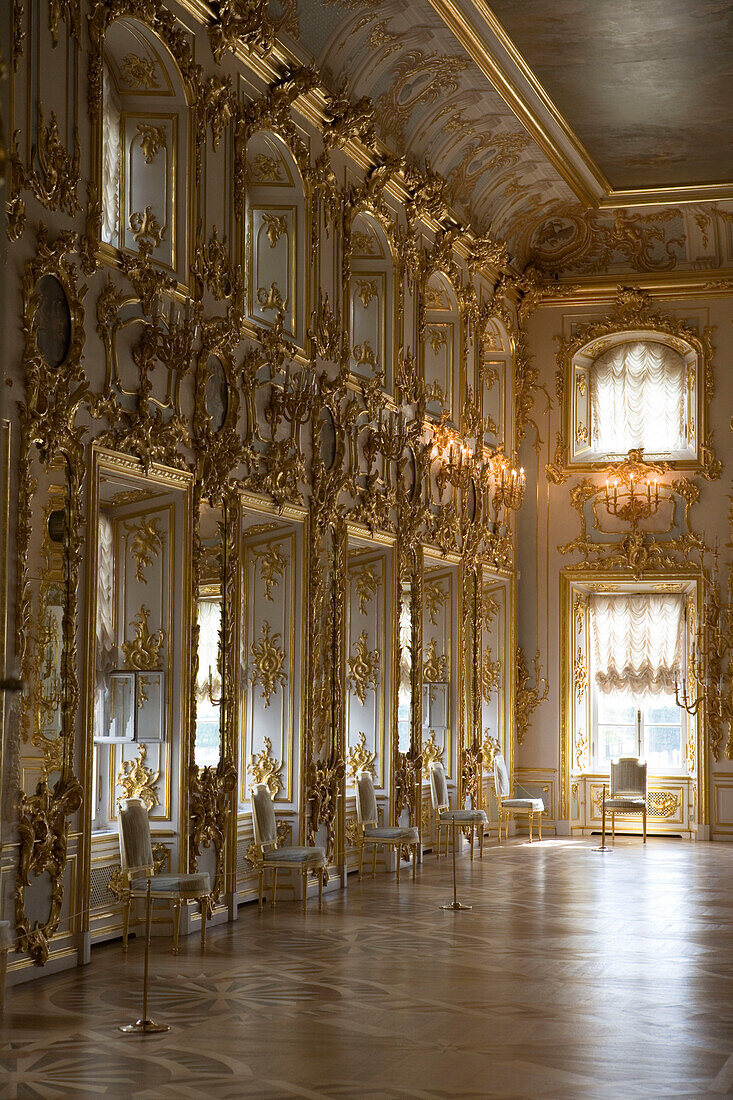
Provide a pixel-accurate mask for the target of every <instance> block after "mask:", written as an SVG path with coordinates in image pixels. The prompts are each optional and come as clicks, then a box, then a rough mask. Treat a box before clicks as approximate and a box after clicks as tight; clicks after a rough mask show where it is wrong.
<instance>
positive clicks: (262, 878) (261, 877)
mask: <svg viewBox="0 0 733 1100" xmlns="http://www.w3.org/2000/svg"><path fill="white" fill-rule="evenodd" d="M259 883H260V912H262V906H263V905H264V896H263V895H264V892H265V865H264V863H261V864H260V874H259Z"/></svg>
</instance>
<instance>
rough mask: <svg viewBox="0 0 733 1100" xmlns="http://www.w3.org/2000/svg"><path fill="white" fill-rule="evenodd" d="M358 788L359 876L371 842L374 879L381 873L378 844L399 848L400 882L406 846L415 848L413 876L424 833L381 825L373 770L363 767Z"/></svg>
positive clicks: (358, 776)
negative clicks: (378, 863)
mask: <svg viewBox="0 0 733 1100" xmlns="http://www.w3.org/2000/svg"><path fill="white" fill-rule="evenodd" d="M354 786H355V787H356V820H357V822H358V824H359V830H358V835H357V838H356V841H355V843H356V846H357V847H358V848H359V878H360V879H361V874H362V871H363V869H364V849H365V848H366V846H367V845H368V844H370V845H371V848H372V878H374V877H375V875H376V873H377V847H378V846H380V845H381V846H382V848H396V849H397V882H398V883H399V881H400V863H401V861H402V848H403V847H405V848H412V877H413V879H414V878H415V873H416V871H417V850H418V848H419V847H420V832H419V830H418V829H416V828H414V826H412V825H380V824H379V808H378V806H377V792H376V791H375V789H374V779H373V778H372V773H371V772H370V771H367V770H366V769H362V771H359V772H357V773H356V775H355V776H354Z"/></svg>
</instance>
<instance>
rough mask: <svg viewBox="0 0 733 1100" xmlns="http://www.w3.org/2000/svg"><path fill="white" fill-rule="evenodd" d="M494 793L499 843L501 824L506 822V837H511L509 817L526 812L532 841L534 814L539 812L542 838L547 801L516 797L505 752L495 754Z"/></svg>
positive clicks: (506, 838)
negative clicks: (543, 816)
mask: <svg viewBox="0 0 733 1100" xmlns="http://www.w3.org/2000/svg"><path fill="white" fill-rule="evenodd" d="M494 795H495V797H496V810H497V813H498V815H499V843H500V844H501V826H502V822H504V839H505V840H508V839H509V818H510V817H512V816H516V815H517V814H519V815H520V816H522V815H524V814H526V815H527V817H528V818H529V842H530V844H531V843H532V824H533V822H534V815H535V814H537V831H538V834H539V839H540V840H542V815H543V813H544V812H545V803H544V802H543V800H542V799H541V798H515V797H514V795H513V794H512V789H511V785H510V783H509V772H508V771H507V766H506V760H505V759H504V755H503V753H500V752H496V753H495V755H494Z"/></svg>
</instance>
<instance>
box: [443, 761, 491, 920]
mask: <svg viewBox="0 0 733 1100" xmlns="http://www.w3.org/2000/svg"><path fill="white" fill-rule="evenodd" d="M430 800H431V802H432V804H433V810H434V812H435V825H436V832H437V840H438V852H437V855H438V856H440V831H441V829H443V828H444V829H446V840H445V852H446V855H447V854H448V830H449V829H450V830H452V832H453V902H452V903H451V904H448V905H442V906H441V909H470V908H471V906H470V905H461V903H460V902H459V900H458V891H457V886H456V829H466V828H469V829H470V830H471V859H473V849H474V843H475V834H476V826H478V827H479V853H480V855H481V856H482V857H483V854H484V826H485V825H487V824H488V818H487V816H486V813H485V812H484V811H483V810H469V809H463V810H451V808H450V795H449V794H448V783H447V781H446V778H445V770H444V768H443V765H442V764H441V763H440V761H438V760H435V761H433V762H432V763H431V765H430Z"/></svg>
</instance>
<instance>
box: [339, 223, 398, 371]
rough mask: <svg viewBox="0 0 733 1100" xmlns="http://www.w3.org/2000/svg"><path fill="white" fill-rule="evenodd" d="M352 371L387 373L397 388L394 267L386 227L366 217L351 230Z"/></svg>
mask: <svg viewBox="0 0 733 1100" xmlns="http://www.w3.org/2000/svg"><path fill="white" fill-rule="evenodd" d="M349 324H350V332H351V371H352V373H353V374H356V375H358V376H359V377H360V378H371V377H372V376H373V374H374V373H375V372H376V371H383V373H384V388H385V389H386V390H388V391H391V389H392V386H393V373H394V372H393V369H392V359H393V346H394V337H393V328H394V266H393V263H392V254H391V252H390V248H389V244H388V242H387V238H386V236H385V234H384V231H383V230H382V227H381V226H380V225H379V224H378V223H377V222H375V221H374V220H373V219H372V218H370V217H367V216H366V215H364V214H359V215H357V217H356V218H354V221H353V224H352V227H351V281H350V284H349Z"/></svg>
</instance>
